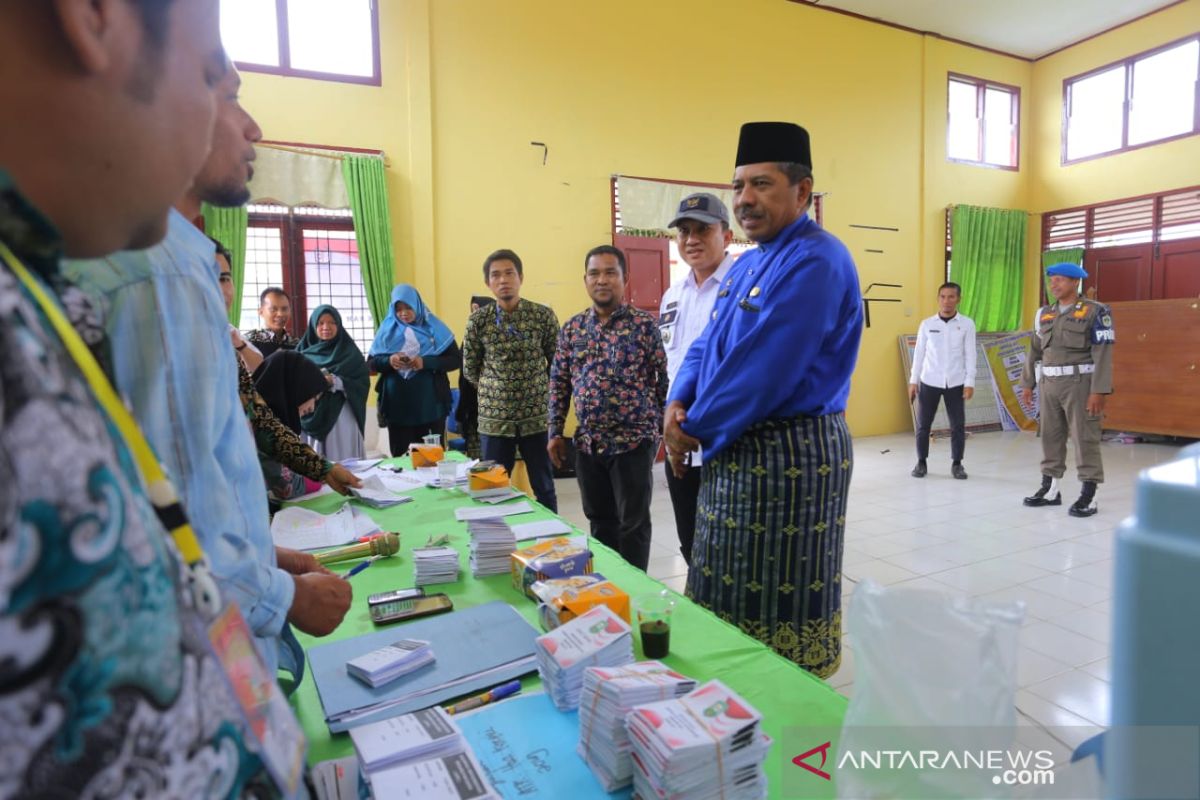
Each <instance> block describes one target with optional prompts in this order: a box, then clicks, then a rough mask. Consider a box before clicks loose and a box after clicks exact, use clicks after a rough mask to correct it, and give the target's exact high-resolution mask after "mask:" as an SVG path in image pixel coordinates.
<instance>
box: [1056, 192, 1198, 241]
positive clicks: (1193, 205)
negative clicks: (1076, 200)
mask: <svg viewBox="0 0 1200 800" xmlns="http://www.w3.org/2000/svg"><path fill="white" fill-rule="evenodd" d="M1193 238H1200V187H1193V188H1190V189H1179V190H1174V191H1170V192H1163V193H1160V194H1153V195H1146V196H1144V197H1132V198H1128V199H1125V200H1114V201H1112V202H1109V203H1099V204H1096V205H1092V206H1085V207H1083V208H1070V209H1064V210H1062V211H1049V212H1047V213H1046V214H1044V215H1043V217H1042V249H1043V250H1061V249H1065V248H1070V247H1083V248H1085V249H1086V248H1093V247H1117V246H1120V245H1130V244H1148V243H1151V242H1169V241H1175V240H1178V239H1193Z"/></svg>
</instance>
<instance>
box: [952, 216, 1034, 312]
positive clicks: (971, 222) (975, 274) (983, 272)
mask: <svg viewBox="0 0 1200 800" xmlns="http://www.w3.org/2000/svg"><path fill="white" fill-rule="evenodd" d="M1025 226H1026V215H1025V212H1024V211H1016V210H1009V209H1004V208H981V207H979V206H955V207H954V212H953V214H952V216H951V222H950V242H951V250H950V271H951V276H950V279H951V280H953V281H955V282H956V283H958V284H959V285H960V286H962V294H963V299H962V305H961V306H960V309H961V310H962V313H964V314H966V315H967V316H968V317H970V318H971V319H973V320H975V327H976V329H977V330H979V331H996V332H998V331H1015V330H1019V329H1020V326H1021V283H1022V279H1023V273H1024V261H1025Z"/></svg>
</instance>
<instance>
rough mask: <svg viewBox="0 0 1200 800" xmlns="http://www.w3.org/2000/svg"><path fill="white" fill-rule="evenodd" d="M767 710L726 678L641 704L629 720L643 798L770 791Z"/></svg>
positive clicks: (692, 798)
mask: <svg viewBox="0 0 1200 800" xmlns="http://www.w3.org/2000/svg"><path fill="white" fill-rule="evenodd" d="M761 721H762V715H761V714H759V713H758V711H756V710H755V709H754V708H753V707H752V706H751V705H750V704H749V703H747V702H746V701H745V700H743V699H742V698H741V697H739V696H738V695H737V694H736V693H734V692H733V691H732V690H730V689H729V687H727V686H725V684H723V683H721V682H720V681H716V680H713V681H709V682H708V683H706V684H704V685H703V686H701V687H700V688H699V689H697V690H696V691H694V692H692V693H691V694H688V695H685V696H684V697H681V698H679V699H678V700H665V701H662V702H659V703H651V704H649V705H644V706H639V707H637V708H635V709H633V711H632V712H630V714H629V716H628V717H627V719H626V724H627V726H628V730H629V739H630V741H631V743H632V745H633V751H632V753H631V756H632V759H633V765H634V771H633V789H634V791H635V792H636V793H637V794H638V795H639V796H641V797H671V798H673V799H674V800H708V799H709V798H726V800H757V799H758V798H762V797H766V796H767V776H766V774H765V773H764V772H763V768H762V765H763V761H764V760H765V759H766V757H767V751H768V750H769V749H770V747H771V740H770V739H769V738H768V737H767V736H766V734H764V733H762V732H761V731H760V730H759V723H760V722H761Z"/></svg>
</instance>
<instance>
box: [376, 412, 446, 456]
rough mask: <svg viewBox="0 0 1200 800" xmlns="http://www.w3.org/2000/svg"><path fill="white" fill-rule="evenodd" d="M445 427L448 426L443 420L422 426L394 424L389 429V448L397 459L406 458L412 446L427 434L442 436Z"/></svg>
mask: <svg viewBox="0 0 1200 800" xmlns="http://www.w3.org/2000/svg"><path fill="white" fill-rule="evenodd" d="M445 427H446V424H445V422H444V421H443V420H434V421H433V422H426V423H424V424H422V425H396V424H395V423H393V424H391V425H388V429H387V432H388V448H389V449H390V450H391V451H392V455H393V456H395V457H399V456H406V455H408V446H409V445H410V444H412V443H413V442H419V441H421V437H422V436H424V435H425V434H427V433H436V434H438V435H439V436H441V435H442V434H443V432H444V430H443V429H444V428H445Z"/></svg>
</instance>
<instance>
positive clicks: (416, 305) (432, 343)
mask: <svg viewBox="0 0 1200 800" xmlns="http://www.w3.org/2000/svg"><path fill="white" fill-rule="evenodd" d="M401 302H403V303H405V304H407V305H408V307H409V308H411V309H412V310H413V312H414V313H415V314H416V317H415V318H414V319H413V324H412V325H406V324H405V323H403V322H401V321H400V320H399V318H398V317H397V316H396V303H401ZM388 309H389V311H390V313H389V314H388V316H387V319H385V320H384V321H383V324H382V325H380V326H379V330H378V331H377V332H376V333H375V341H373V342H371V350H370V352H369V355H373V356H379V355H389V354H391V353H398V352H400V349H401V348H402V347H404V332H405V331H406V330H408V329H409V328H412V331H413V333H414V334H416V337H417V341H418V342H420V343H421V352H420V353H419V354H418V355H420V356H421V357H422V358H424V357H425V356H436V355H438V354H439V353H442V352H444V351H445V350H446V348H448V347H449V346H450V345H452V344H454V333H453V332H452V331H451V330H450V329H449V328H448V327H446V323H444V322H442V321H441V320H440V319H438V318H437V317H435V316H434V315H433V312H431V311H430V310H429V309H428V308H426V307H425V301H423V300H422V299H421V295H420V294H418V293H417V290H416V289H414V288H413V287H411V286H409V285H408V284H407V283H401V284H399V285H398V286H396V288H394V289H392V302H391V303H390V304H389V306H388Z"/></svg>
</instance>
